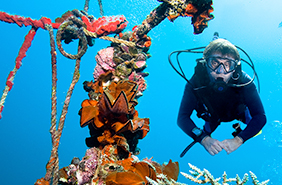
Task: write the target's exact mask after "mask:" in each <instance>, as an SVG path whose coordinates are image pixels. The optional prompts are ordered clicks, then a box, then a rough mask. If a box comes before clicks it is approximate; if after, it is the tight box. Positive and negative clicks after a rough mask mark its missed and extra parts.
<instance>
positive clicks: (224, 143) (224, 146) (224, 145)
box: [221, 139, 232, 154]
mask: <svg viewBox="0 0 282 185" xmlns="http://www.w3.org/2000/svg"><path fill="white" fill-rule="evenodd" d="M221 144H222V147H223V149H224V150H225V151H226V152H227V154H230V153H231V152H232V150H231V148H230V145H229V142H228V140H227V139H226V140H224V141H222V142H221Z"/></svg>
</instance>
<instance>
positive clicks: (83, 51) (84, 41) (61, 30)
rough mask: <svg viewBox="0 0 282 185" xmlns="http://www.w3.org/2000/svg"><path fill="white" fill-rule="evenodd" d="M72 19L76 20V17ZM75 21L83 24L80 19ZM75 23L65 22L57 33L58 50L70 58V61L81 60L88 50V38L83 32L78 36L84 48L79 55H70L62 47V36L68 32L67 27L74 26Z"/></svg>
mask: <svg viewBox="0 0 282 185" xmlns="http://www.w3.org/2000/svg"><path fill="white" fill-rule="evenodd" d="M72 19H75V18H74V17H72ZM75 21H79V22H82V21H80V20H79V19H76V20H75ZM73 24H74V22H73V21H72V20H71V19H69V20H67V21H65V22H63V23H62V24H61V25H60V27H59V28H58V31H57V37H56V41H57V45H58V49H59V50H60V52H61V53H62V54H63V55H64V56H65V57H67V58H70V59H79V58H81V57H82V56H83V55H84V54H85V52H86V50H87V39H86V36H85V34H84V32H83V31H81V32H80V34H78V35H77V36H78V38H79V43H80V45H82V48H81V49H80V50H79V51H78V53H77V54H76V55H73V54H69V53H67V52H66V51H65V50H64V49H63V47H62V41H61V39H62V34H63V33H64V31H65V30H66V28H67V26H70V25H73ZM82 24H83V22H82ZM68 29H71V28H68ZM79 31H80V30H79Z"/></svg>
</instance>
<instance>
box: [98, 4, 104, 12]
mask: <svg viewBox="0 0 282 185" xmlns="http://www.w3.org/2000/svg"><path fill="white" fill-rule="evenodd" d="M98 3H99V8H100V15H101V16H104V10H103V5H102V0H98Z"/></svg>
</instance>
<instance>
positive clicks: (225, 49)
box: [203, 39, 240, 60]
mask: <svg viewBox="0 0 282 185" xmlns="http://www.w3.org/2000/svg"><path fill="white" fill-rule="evenodd" d="M213 53H221V54H222V55H223V56H224V55H227V56H231V57H233V58H234V59H235V60H240V55H239V52H238V50H237V48H236V47H235V46H234V45H233V44H232V43H231V42H229V41H228V40H225V39H216V40H214V41H212V42H211V43H210V44H209V45H208V46H207V47H206V48H205V50H204V53H203V55H204V58H209V57H210V56H211V55H212V54H213Z"/></svg>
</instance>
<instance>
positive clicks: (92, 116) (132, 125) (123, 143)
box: [79, 80, 150, 151]
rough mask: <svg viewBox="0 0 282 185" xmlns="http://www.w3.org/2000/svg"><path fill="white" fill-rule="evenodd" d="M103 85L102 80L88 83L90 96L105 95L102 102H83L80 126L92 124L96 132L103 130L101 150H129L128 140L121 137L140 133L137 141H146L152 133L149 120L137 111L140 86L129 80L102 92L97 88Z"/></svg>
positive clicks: (99, 99)
mask: <svg viewBox="0 0 282 185" xmlns="http://www.w3.org/2000/svg"><path fill="white" fill-rule="evenodd" d="M100 84H101V83H99V82H98V81H97V82H95V83H93V82H87V83H85V85H86V86H87V87H86V88H88V91H89V93H90V94H91V92H93V93H100V94H101V95H100V96H99V98H98V100H93V99H88V100H84V101H83V102H82V104H81V106H82V108H81V109H80V111H79V114H80V116H81V117H80V125H81V127H84V126H86V125H89V124H91V125H93V127H94V129H100V128H101V129H103V133H101V134H102V135H100V136H97V141H98V142H99V143H100V144H101V147H103V146H105V145H107V144H117V145H118V146H119V147H121V148H122V149H123V150H125V151H129V146H128V144H127V140H126V138H125V137H124V136H121V135H120V134H122V133H124V132H127V131H130V132H131V133H135V132H137V131H139V138H137V139H142V138H144V137H145V136H146V135H147V133H148V131H149V130H150V128H149V119H148V118H145V119H142V118H139V117H138V112H137V111H136V110H135V109H134V107H135V106H136V105H137V103H138V102H137V100H136V99H135V95H136V93H137V83H136V82H134V81H129V80H125V81H119V82H112V83H110V84H109V85H108V86H106V87H105V88H103V89H102V90H101V89H100V88H99V87H97V86H99V85H100ZM90 97H91V95H90Z"/></svg>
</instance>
